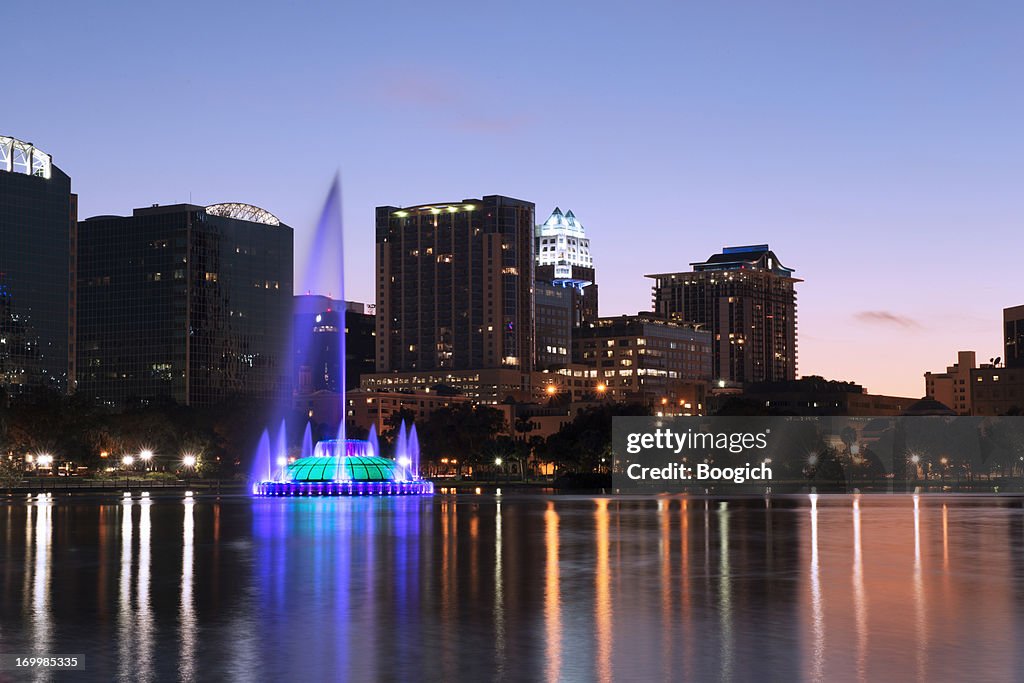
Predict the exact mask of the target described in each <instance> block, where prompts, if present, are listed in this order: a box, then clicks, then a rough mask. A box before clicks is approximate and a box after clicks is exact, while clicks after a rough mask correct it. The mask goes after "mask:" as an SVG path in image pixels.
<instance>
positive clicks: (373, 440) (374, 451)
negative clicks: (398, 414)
mask: <svg viewBox="0 0 1024 683" xmlns="http://www.w3.org/2000/svg"><path fill="white" fill-rule="evenodd" d="M367 441H369V442H370V455H380V443H378V441H377V424H376V423H374V424H372V425H370V436H369V438H368V439H367Z"/></svg>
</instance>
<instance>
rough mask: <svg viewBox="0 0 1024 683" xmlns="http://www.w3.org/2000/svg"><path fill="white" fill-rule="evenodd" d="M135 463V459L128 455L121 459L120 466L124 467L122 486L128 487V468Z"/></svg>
mask: <svg viewBox="0 0 1024 683" xmlns="http://www.w3.org/2000/svg"><path fill="white" fill-rule="evenodd" d="M134 462H135V458H133V457H132V456H130V455H126V456H124V457H123V458H121V465H122V466H123V467H124V485H125V486H128V468H129V467H131V466H132V463H134Z"/></svg>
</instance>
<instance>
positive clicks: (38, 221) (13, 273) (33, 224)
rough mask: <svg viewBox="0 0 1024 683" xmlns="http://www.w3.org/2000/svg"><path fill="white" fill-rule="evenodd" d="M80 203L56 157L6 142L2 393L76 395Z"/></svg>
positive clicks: (0, 188)
mask: <svg viewBox="0 0 1024 683" xmlns="http://www.w3.org/2000/svg"><path fill="white" fill-rule="evenodd" d="M77 222H78V198H77V196H76V195H74V194H73V193H72V192H71V178H69V177H68V175H67V174H66V173H64V172H63V171H61V170H60V169H59V168H58V167H57V166H56V165H55V164H54V163H53V159H52V158H51V157H50V155H49V154H47V153H46V152H43V151H42V150H40V149H39V148H37V147H35V146H34V145H33V144H32V143H29V142H23V141H21V140H17V139H15V138H12V137H6V136H0V388H2V389H3V390H5V391H6V392H7V393H8V394H11V395H16V394H20V393H22V392H23V391H26V390H28V389H30V388H33V387H46V388H50V389H53V390H56V391H58V392H61V393H64V392H68V391H73V390H74V388H75V336H76V334H75V333H76V330H75V324H74V315H75V307H76V282H75V275H74V274H75V270H76V268H75V253H76V248H75V239H76V228H77Z"/></svg>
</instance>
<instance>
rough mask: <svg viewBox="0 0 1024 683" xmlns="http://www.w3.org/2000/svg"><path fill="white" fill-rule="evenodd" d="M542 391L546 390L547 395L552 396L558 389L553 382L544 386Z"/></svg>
mask: <svg viewBox="0 0 1024 683" xmlns="http://www.w3.org/2000/svg"><path fill="white" fill-rule="evenodd" d="M544 391H546V392H548V396H554V395H555V394H557V393H558V389H557V388H556V387H555V385H554V384H549V385H547V386H546V387H545V388H544Z"/></svg>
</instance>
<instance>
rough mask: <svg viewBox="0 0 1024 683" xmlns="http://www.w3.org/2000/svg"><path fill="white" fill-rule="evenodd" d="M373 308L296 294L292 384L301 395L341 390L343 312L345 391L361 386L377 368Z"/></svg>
mask: <svg viewBox="0 0 1024 683" xmlns="http://www.w3.org/2000/svg"><path fill="white" fill-rule="evenodd" d="M370 309H371V307H369V306H367V305H366V304H363V303H359V302H355V301H339V300H338V299H332V298H330V297H326V296H322V295H318V294H303V295H301V296H296V297H295V309H294V314H293V317H292V320H293V323H292V330H293V334H292V359H293V367H294V376H293V377H294V379H293V386H294V387H295V390H296V392H298V393H300V394H309V393H313V392H316V391H333V392H337V391H338V384H339V381H340V376H341V373H340V372H339V363H340V362H341V355H340V353H339V349H338V345H339V340H340V332H341V325H340V324H339V323H340V321H341V315H342V313H344V315H345V390H346V391H351V390H352V389H355V388H356V387H358V386H359V380H360V378H361V377H362V375H365V374H370V373H372V372H373V371H374V370H375V364H374V354H375V353H376V352H377V324H376V316H374V314H373V313H370V312H368V310H370Z"/></svg>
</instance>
